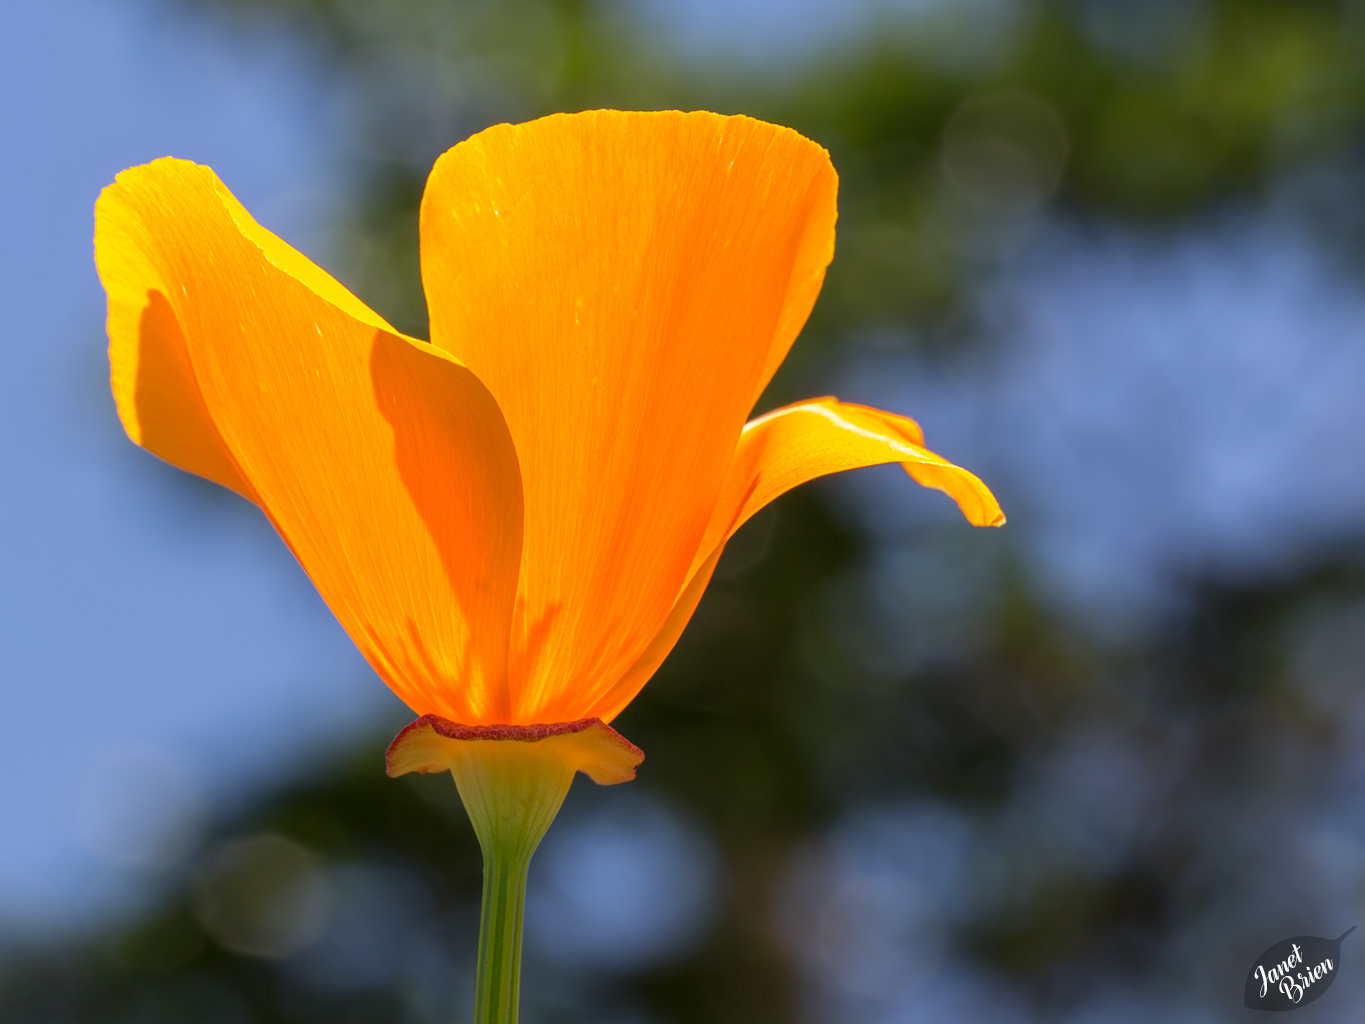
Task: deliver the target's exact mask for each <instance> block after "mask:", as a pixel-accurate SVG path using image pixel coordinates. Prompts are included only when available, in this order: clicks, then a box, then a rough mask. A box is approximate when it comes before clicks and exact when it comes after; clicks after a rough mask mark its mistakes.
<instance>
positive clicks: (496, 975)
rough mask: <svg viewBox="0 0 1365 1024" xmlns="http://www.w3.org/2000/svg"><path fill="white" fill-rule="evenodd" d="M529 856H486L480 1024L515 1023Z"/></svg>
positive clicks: (477, 995)
mask: <svg viewBox="0 0 1365 1024" xmlns="http://www.w3.org/2000/svg"><path fill="white" fill-rule="evenodd" d="M530 863H531V858H530V857H529V856H518V855H517V853H516V852H511V851H505V850H494V851H491V852H490V851H485V852H484V864H483V913H482V915H481V917H480V920H479V965H478V975H477V978H476V981H475V988H474V1020H475V1022H476V1024H516V1020H517V1006H518V1001H519V999H520V993H521V921H522V910H523V907H524V906H525V903H526V869H527V868H528V867H529V866H530Z"/></svg>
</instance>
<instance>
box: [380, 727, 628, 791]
mask: <svg viewBox="0 0 1365 1024" xmlns="http://www.w3.org/2000/svg"><path fill="white" fill-rule="evenodd" d="M486 743H500V744H525V749H526V752H527V754H528V755H532V754H534V755H535V756H539V757H549V758H552V759H553V760H555V761H558V762H559V763H561V764H562V765H564V766H565V767H568V768H570V769H572V770H573V771H577V772H582V773H583V774H584V775H586V776H587V777H588V778H590V779H592V781H593V782H596V783H597V784H598V785H599V786H613V785H616V784H617V783H619V782H629V781H630V780H631V779H633V778H635V769H636V768H637V767H639V765H640V762H642V761H643V760H644V759H645V754H644V751H643V750H641V749H640V748H639V747H637V746H636V745H635V744H634V743H631V742H630V740H628V739H626V738H625V737H624V736H622V735H621V734H620V733H619V732H617V731H616V730H615V729H613V728H612V727H611V726H609V725H607V724H606V723H605V722H603V721H602V720H601V719H600V718H583V719H579V720H578V721H576V722H554V723H550V724H543V725H461V724H459V723H458V722H452V721H450V720H449V719H448V718H442V717H440V716H439V715H423V716H422V717H421V718H419V719H417V720H416V721H414V722H411V723H409V724H408V725H406V726H404V727H403V729H402V730H401V731H400V732H399V733H398V735H397V736H395V737H394V739H393V742H392V743H390V744H389V749H388V750H387V751H385V753H384V763H385V767H386V770H387V772H388V774H389V775H390V776H391V777H397V776H399V775H406V774H407V773H409V772H441V771H447V770H450V771H455V770H456V769H457V767H458V766H459V765H460V764H461V763H462V762H463V760H464V759H465V758H467V757H469V756H476V755H477V751H478V747H479V745H481V744H486ZM503 749H504V750H508V749H516V748H512V747H505V748H503Z"/></svg>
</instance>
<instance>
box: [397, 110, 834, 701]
mask: <svg viewBox="0 0 1365 1024" xmlns="http://www.w3.org/2000/svg"><path fill="white" fill-rule="evenodd" d="M835 187H836V179H835V175H834V172H833V169H832V168H831V166H830V163H829V158H828V155H827V154H826V153H825V151H824V150H823V149H821V148H820V147H819V146H816V145H815V144H814V143H812V142H810V141H809V140H807V139H804V138H802V137H801V136H800V135H797V134H796V133H795V132H792V131H790V130H788V129H785V128H779V127H776V126H774V125H769V124H764V123H762V122H759V121H754V120H752V119H750V118H744V117H730V118H727V117H721V116H719V115H715V114H706V113H693V114H682V113H676V112H674V113H665V114H658V113H656V114H632V113H621V112H614V111H598V112H593V113H588V114H579V115H557V116H554V117H550V118H546V119H544V120H541V121H536V122H532V123H530V124H525V125H515V126H513V125H500V126H498V127H496V128H492V129H489V130H488V131H485V132H482V133H480V134H479V135H476V136H474V137H473V138H472V139H470V140H468V141H466V142H464V143H461V144H460V145H458V146H456V147H455V148H454V149H452V150H450V151H449V152H448V153H446V154H445V155H444V156H442V157H441V158H440V160H439V161H438V162H437V164H436V167H435V169H434V171H433V172H432V175H431V179H430V181H429V182H428V185H427V191H426V194H425V196H424V198H423V202H422V220H421V230H422V277H423V284H424V286H425V289H426V294H427V302H428V306H429V308H430V312H431V329H432V339H433V342H434V343H435V344H437V345H440V346H442V347H443V348H445V349H447V350H448V351H450V352H451V353H453V354H454V355H455V356H456V357H457V358H459V359H460V360H461V361H462V362H464V363H465V364H466V365H468V366H469V367H470V368H471V369H472V370H474V372H475V373H477V374H478V376H479V377H480V379H481V380H483V381H484V383H485V384H486V385H487V386H488V388H489V390H490V391H491V392H492V393H493V395H494V396H495V397H496V398H497V401H498V404H499V406H500V407H501V408H502V411H503V413H504V415H505V417H506V420H507V424H508V427H509V429H510V430H511V433H512V436H513V438H514V440H515V444H516V449H517V453H518V455H519V457H520V460H521V465H522V467H523V473H524V477H525V479H524V487H525V492H524V493H525V502H526V535H525V547H524V559H523V561H522V567H521V579H520V583H519V597H518V602H519V603H518V611H517V615H516V623H515V625H514V634H513V648H514V650H515V651H519V652H520V658H519V660H518V661H516V662H514V664H513V666H512V672H513V674H514V676H515V677H517V678H520V679H522V680H523V683H524V690H523V691H522V699H521V701H520V703H519V704H518V705H517V706H516V708H515V709H514V720H515V721H545V720H550V721H554V720H561V719H566V718H572V717H578V716H579V714H580V713H581V712H582V694H583V693H585V692H589V691H594V690H595V689H596V688H597V687H599V686H601V685H604V684H605V681H610V680H613V679H617V678H619V677H620V676H621V675H622V673H624V672H626V671H628V670H629V668H630V666H631V665H632V664H634V663H636V661H637V660H638V659H639V658H640V657H641V656H642V655H643V654H644V652H645V650H646V648H648V647H649V646H650V644H651V642H652V640H653V638H654V636H655V635H656V634H657V633H658V632H659V631H660V630H661V629H662V628H663V627H664V625H665V623H666V622H667V621H668V620H669V616H670V614H671V611H672V609H673V606H674V603H675V601H676V599H677V597H678V594H679V593H680V592H681V591H682V589H683V588H684V586H685V584H686V581H687V579H688V574H689V571H690V570H691V568H692V564H693V559H694V555H695V553H696V551H697V548H698V544H699V543H700V542H701V540H702V537H703V533H704V531H705V530H706V529H707V524H708V522H710V520H711V515H712V510H713V508H714V505H715V502H716V499H717V495H719V494H720V493H721V488H722V485H723V483H724V481H725V477H726V474H727V472H728V471H729V466H730V460H731V456H732V453H733V451H734V445H735V441H736V439H737V438H738V437H739V435H740V432H741V430H742V429H743V424H744V421H745V419H746V417H747V416H748V414H749V412H750V410H751V408H752V406H753V403H754V401H755V399H756V397H757V395H758V393H759V392H760V391H761V390H762V387H763V385H764V384H765V383H766V381H767V379H768V377H769V376H771V374H772V372H773V370H774V369H775V367H776V366H777V364H778V363H779V362H780V361H781V359H782V356H783V355H785V353H786V349H787V347H788V346H789V345H790V344H791V341H792V338H793V337H794V336H795V335H796V333H797V331H798V330H799V329H800V327H801V325H802V323H803V322H804V320H805V318H806V315H807V314H808V313H809V311H810V307H811V304H812V302H813V301H814V297H815V294H816V292H817V291H818V289H819V285H820V281H821V278H822V276H823V272H824V268H825V265H826V264H827V263H828V262H829V259H830V255H831V253H832V248H833V225H834V195H835Z"/></svg>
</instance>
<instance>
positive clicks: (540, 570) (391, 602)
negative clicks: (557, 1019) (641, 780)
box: [95, 111, 1003, 781]
mask: <svg viewBox="0 0 1365 1024" xmlns="http://www.w3.org/2000/svg"><path fill="white" fill-rule="evenodd" d="M835 190H836V177H835V173H834V170H833V168H832V167H831V165H830V161H829V157H828V154H827V153H826V152H825V151H824V150H823V149H822V148H821V147H819V146H817V145H816V144H814V143H812V142H810V141H809V140H807V139H805V138H803V137H801V136H800V135H798V134H797V133H795V132H793V131H791V130H789V129H785V128H780V127H777V126H774V125H770V124H765V123H763V122H760V121H755V120H753V119H750V118H747V117H721V116H718V115H715V114H709V113H677V112H667V113H622V112H617V111H594V112H589V113H582V114H571V115H555V116H552V117H547V118H544V119H541V120H538V121H533V122H530V123H528V124H522V125H499V126H497V127H494V128H490V129H488V130H487V131H484V132H481V133H480V134H478V135H475V136H474V137H472V138H470V139H469V140H467V141H465V142H463V143H460V144H459V145H457V146H455V147H454V148H453V149H451V150H450V151H448V152H447V153H445V154H444V155H443V156H442V157H441V158H440V159H439V160H438V161H437V163H436V166H435V168H434V170H433V171H432V174H431V178H430V180H429V181H428V183H427V188H426V193H425V195H424V197H423V199H422V207H421V261H422V281H423V285H424V287H425V289H426V295H427V300H428V304H429V307H430V318H431V342H430V343H427V342H422V341H418V340H415V339H412V338H409V337H405V336H404V335H402V334H400V333H399V332H397V331H396V330H394V328H393V327H391V326H390V325H389V324H388V323H386V322H385V321H384V320H383V318H381V317H380V316H379V315H378V314H376V313H374V312H373V311H371V310H370V309H369V308H367V307H366V306H365V305H364V304H363V303H361V302H360V300H358V299H357V298H355V297H354V296H353V295H351V293H350V292H349V291H347V290H346V289H345V288H344V287H342V285H340V284H339V283H338V282H337V281H336V280H334V279H333V278H332V277H330V276H329V275H328V274H327V273H326V272H324V271H323V270H321V269H319V268H318V267H317V266H316V265H314V264H313V263H311V262H310V261H309V260H308V259H307V258H306V257H304V256H303V255H301V254H300V253H298V252H297V251H295V250H294V249H292V248H290V247H289V246H288V245H287V244H286V243H284V242H283V241H281V240H280V239H279V238H277V237H276V236H274V235H273V234H271V233H270V232H268V231H267V230H265V229H264V228H262V227H261V226H260V225H258V224H257V223H256V222H255V221H254V220H253V219H252V217H251V215H250V214H249V213H247V211H246V210H245V209H244V208H243V207H242V206H241V204H240V203H238V202H237V200H236V199H235V198H234V197H233V196H232V194H231V193H230V192H228V190H227V189H226V188H225V187H224V186H223V184H222V183H221V182H220V181H219V180H218V178H217V177H216V176H215V175H214V173H213V172H212V171H211V170H210V169H208V168H207V167H202V166H199V165H196V164H193V163H188V162H186V161H183V160H174V159H169V158H167V159H162V160H157V161H155V162H153V163H150V164H147V165H145V166H141V167H135V168H132V169H130V170H127V171H124V172H123V173H122V174H120V175H119V176H118V179H117V181H116V182H115V184H113V185H111V186H109V187H108V188H107V189H105V191H104V193H103V194H102V195H101V197H100V200H99V204H98V207H97V210H96V233H95V252H96V261H97V264H98V267H99V273H100V277H101V279H102V281H103V283H104V286H105V288H106V290H107V292H108V296H109V320H108V329H109V339H110V348H109V354H110V361H111V364H112V377H113V391H114V397H115V400H116V402H117V405H118V410H119V415H120V417H121V419H122V421H123V424H124V427H125V428H126V429H127V431H128V434H129V436H130V437H131V438H132V439H133V440H134V441H135V442H137V443H138V444H140V445H142V446H143V447H145V448H146V449H148V450H149V451H151V452H153V453H154V454H156V455H158V456H160V457H162V458H163V459H166V460H167V461H169V462H171V463H173V464H175V465H177V466H179V467H181V468H182V469H186V470H189V471H190V472H193V473H198V474H200V475H201V476H205V477H207V478H209V479H210V480H214V481H216V482H217V483H220V484H222V485H224V486H225V487H229V488H231V489H233V490H235V491H237V492H238V493H239V494H241V495H242V496H243V497H245V498H247V499H248V500H250V501H253V502H255V503H256V504H257V505H259V506H260V508H261V509H262V510H263V511H264V512H265V514H266V516H268V517H269V519H270V521H271V523H272V524H273V525H274V526H275V528H276V529H277V530H278V531H279V533H280V535H281V537H283V538H284V540H285V543H286V544H288V545H289V547H290V549H291V550H292V551H293V553H294V555H295V556H296V557H297V559H298V560H299V562H300V564H301V565H302V566H303V568H304V570H305V571H306V572H307V573H308V575H309V576H310V577H311V578H312V580H313V582H314V583H315V584H316V585H317V588H318V590H319V592H320V593H321V594H322V597H323V599H324V600H325V601H326V602H327V604H328V605H329V606H330V607H331V609H332V611H333V612H334V613H335V614H336V616H337V618H338V619H339V620H340V621H341V624H342V625H343V626H344V627H345V629H346V631H347V632H348V633H349V634H350V636H351V638H352V639H353V640H354V641H355V643H356V644H357V645H358V646H359V647H360V649H361V651H362V652H363V653H364V655H365V657H366V658H367V659H368V660H369V662H370V664H371V665H372V666H373V667H374V669H375V671H376V672H378V674H379V675H380V677H381V678H382V679H383V680H384V681H385V682H386V683H387V684H388V685H389V686H390V687H391V688H392V689H393V690H394V692H395V693H396V694H397V695H398V696H399V697H400V698H401V699H402V700H403V701H404V702H405V703H406V704H407V705H408V706H409V707H411V708H412V709H413V710H414V711H415V712H417V713H418V714H419V715H421V716H423V717H422V718H420V719H419V720H418V722H416V723H414V725H413V726H410V727H409V728H408V729H407V730H405V731H404V734H403V735H402V736H400V741H399V742H396V743H395V746H394V747H393V748H391V750H390V770H391V771H393V772H394V773H398V772H401V771H404V770H412V769H419V770H435V769H437V768H444V767H450V761H451V759H452V758H457V757H458V756H460V755H459V754H458V749H457V748H459V746H460V741H461V740H462V739H487V740H492V739H499V738H505V739H521V740H542V739H543V740H549V741H550V746H553V745H554V744H556V743H557V744H559V745H560V747H561V748H562V750H563V751H564V752H563V753H562V755H559V756H562V757H563V758H565V759H567V760H568V761H569V762H571V763H572V766H573V767H575V768H580V769H582V770H585V771H587V772H588V773H589V774H590V775H592V776H593V777H594V778H598V779H599V781H619V779H621V778H627V777H630V776H631V775H633V770H634V764H635V763H636V762H637V761H638V760H639V756H640V755H639V753H638V751H635V749H634V748H633V747H630V745H629V744H627V743H626V742H625V741H624V740H622V739H620V737H619V736H617V734H616V733H615V732H614V731H612V730H611V729H610V728H609V727H607V726H606V725H605V723H608V722H610V721H611V720H612V719H613V718H614V717H615V716H616V715H617V713H619V712H620V711H621V709H622V708H624V707H625V706H626V704H627V703H628V702H629V701H630V700H631V698H633V697H634V696H635V694H636V693H637V692H638V691H639V690H640V688H641V687H642V686H643V685H644V683H645V682H646V680H648V679H649V677H650V675H651V674H652V673H653V672H654V671H655V669H656V668H657V667H658V666H659V664H660V662H662V661H663V659H664V657H665V656H666V655H667V654H668V652H669V650H670V649H671V648H672V646H673V644H674V642H675V641H676V640H677V638H678V636H679V634H680V633H681V631H682V629H683V627H684V625H685V624H686V622H687V621H688V619H689V617H690V616H691V615H692V612H693V610H694V609H695V607H696V605H697V601H698V600H699V598H700V597H701V594H702V591H703V590H704V588H705V587H706V584H707V581H708V580H709V579H710V576H711V573H712V571H713V569H714V568H715V565H716V561H717V559H718V557H719V556H720V552H721V549H722V547H723V546H724V544H725V542H726V541H727V540H728V539H729V538H730V537H731V536H732V535H733V534H734V532H735V531H736V530H737V529H738V528H739V527H740V526H741V525H742V524H743V523H744V522H745V521H746V520H747V519H748V518H749V517H750V516H752V515H753V514H754V513H755V512H756V511H758V510H759V509H760V508H762V507H763V506H764V505H766V504H768V503H769V502H770V501H772V500H773V499H774V498H776V497H778V496H779V495H780V494H782V493H784V492H785V491H787V490H790V489H791V488H792V487H795V486H796V485H798V484H800V483H802V482H804V481H806V480H810V479H812V478H814V477H817V476H820V475H823V474H826V473H832V472H836V471H839V470H844V469H850V468H853V467H857V466H866V465H871V464H874V463H885V462H899V463H901V464H902V465H904V467H905V468H906V470H907V471H908V472H909V474H910V475H911V476H912V477H913V478H914V479H916V480H918V481H919V482H920V483H922V484H925V485H927V486H930V487H935V488H938V489H940V490H943V491H946V492H947V493H948V494H949V495H951V496H952V497H953V498H954V499H955V500H956V501H957V503H958V504H959V505H960V506H961V508H962V511H963V512H964V513H965V515H966V517H967V518H968V519H969V520H970V521H971V522H973V523H976V524H981V525H986V524H991V525H994V524H999V523H1001V522H1003V517H1002V515H1001V513H1000V509H999V506H998V505H997V504H996V502H995V499H994V498H993V497H992V496H991V494H990V492H989V491H988V490H987V489H986V487H985V486H984V485H983V484H982V483H981V482H980V481H979V480H977V478H976V477H974V476H972V475H971V474H970V473H968V472H966V471H965V470H962V469H959V468H958V467H956V466H954V465H952V464H951V463H948V462H946V461H944V460H943V459H941V458H939V457H938V456H937V455H934V454H933V453H931V452H929V451H927V450H926V449H925V448H924V447H922V437H921V435H920V431H919V428H918V427H917V426H916V425H915V423H914V422H913V421H911V420H909V419H906V418H905V417H902V416H896V415H892V414H890V413H886V412H881V411H878V410H875V409H869V408H865V407H863V406H857V405H849V404H844V403H840V402H838V401H836V400H834V399H832V398H823V399H818V400H816V401H811V402H803V403H800V404H797V405H792V406H788V407H786V408H783V409H778V410H776V411H775V412H770V413H768V414H767V415H764V416H761V417H759V418H758V419H755V420H753V421H751V422H748V423H746V422H745V421H746V418H747V417H748V415H749V413H750V411H751V409H752V407H753V405H754V403H755V402H756V401H757V399H758V397H759V395H760V394H761V393H762V391H763V389H764V387H765V385H766V384H767V383H768V381H769V379H770V378H771V377H772V375H773V372H774V371H775V370H776V369H777V366H778V364H780V363H781V361H782V359H783V358H784V356H785V355H786V353H787V350H788V348H789V347H790V345H791V344H792V341H793V339H794V338H795V337H796V334H797V332H798V331H799V330H800V328H801V326H802V324H803V323H804V322H805V320H806V317H807V315H808V314H809V312H810V309H811V306H812V304H813V303H814V301H815V297H816V294H817V292H818V291H819V289H820V285H821V282H822V280H823V278H824V273H825V267H826V266H827V265H828V263H829V261H830V258H831V256H832V254H833V247H834V220H835ZM490 727H495V728H490ZM516 746H519V747H521V746H523V745H521V744H517V745H516ZM529 746H530V745H527V747H529ZM550 746H544V747H541V748H539V749H544V750H549V749H550ZM452 750H456V751H457V752H455V753H452V752H451V751H452Z"/></svg>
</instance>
